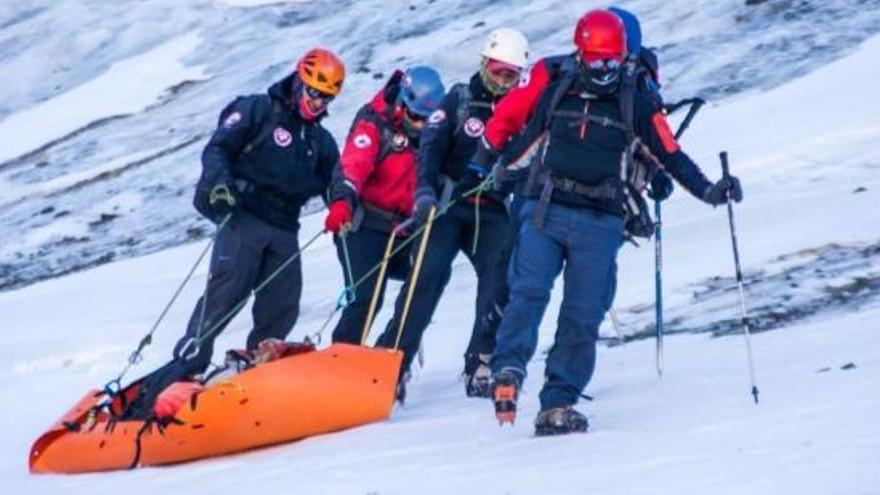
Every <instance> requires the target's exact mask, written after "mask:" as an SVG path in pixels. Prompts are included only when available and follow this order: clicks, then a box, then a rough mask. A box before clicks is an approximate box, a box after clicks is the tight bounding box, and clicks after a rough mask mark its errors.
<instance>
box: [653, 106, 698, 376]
mask: <svg viewBox="0 0 880 495" xmlns="http://www.w3.org/2000/svg"><path fill="white" fill-rule="evenodd" d="M705 104H706V100H704V99H702V98H691V99H689V100H683V101H681V102H679V103H678V104H676V105H673V106H672V107H670V109H669V110H668V113H672V112H674V111H675V110H678V109H679V108H681V107H682V106H685V105H690V108H689V109H688V113H687V115H685V117H684V120H682V121H681V125H679V126H678V130H676V131H675V139H676V140H679V139H681V136H682V135H683V134H684V131H686V130H687V128H688V126H690V125H691V121H693V120H694V117H696V115H697V112H699V111H700V108H702V107H703V105H705ZM660 203H661V202H660V201H654V216H655V217H656V220H655V222H654V311H655V322H654V327H655V332H656V335H657V339H656V340H657V350H656V365H657V376H659V377H662V376H663V331H664V325H663V215H662V208H661V206H660Z"/></svg>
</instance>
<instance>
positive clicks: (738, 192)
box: [703, 175, 743, 206]
mask: <svg viewBox="0 0 880 495" xmlns="http://www.w3.org/2000/svg"><path fill="white" fill-rule="evenodd" d="M728 195H729V196H730V199H732V200H734V201H736V202H737V203H739V202H740V201H742V199H743V190H742V186H741V185H740V183H739V179H737V178H736V177H734V176H732V175H729V176H727V177H722V178H721V179H719V180H718V182H716V183H714V184H712V185H711V186H709V187H708V188H706V192H705V193H703V201H705V202H706V203H709V204H710V205H712V206H718V205H723V204H725V203H727V198H728Z"/></svg>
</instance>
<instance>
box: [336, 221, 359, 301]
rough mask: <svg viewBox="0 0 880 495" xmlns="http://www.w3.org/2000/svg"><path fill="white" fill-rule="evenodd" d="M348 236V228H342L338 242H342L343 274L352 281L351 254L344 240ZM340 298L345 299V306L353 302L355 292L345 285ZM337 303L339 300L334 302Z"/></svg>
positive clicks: (355, 295)
mask: <svg viewBox="0 0 880 495" xmlns="http://www.w3.org/2000/svg"><path fill="white" fill-rule="evenodd" d="M347 237H348V229H344V230H342V231H341V232H340V234H339V242H340V243H341V244H342V257H343V259H344V260H345V275H346V277H347V280H348V281H349V282H352V281H353V279H354V277H353V276H352V272H351V256H350V255H349V254H348V241H347V240H346V239H347ZM339 297H340V299H342V298H344V299H345V306H348V305H349V304H351V303H353V302H354V300H355V299H356V298H357V294H355V292H354V290H353V289H351V288H349V287H346V288H345V289H343V291H342V294H341V295H340V296H339ZM336 304H337V305H339V304H340V303H339V301H337V302H336Z"/></svg>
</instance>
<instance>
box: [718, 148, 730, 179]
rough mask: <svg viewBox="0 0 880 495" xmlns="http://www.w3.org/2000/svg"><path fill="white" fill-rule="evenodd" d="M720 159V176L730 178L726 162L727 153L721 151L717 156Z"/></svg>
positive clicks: (728, 165) (728, 166)
mask: <svg viewBox="0 0 880 495" xmlns="http://www.w3.org/2000/svg"><path fill="white" fill-rule="evenodd" d="M718 156H719V157H720V158H721V174H722V176H724V177H730V164H729V163H728V162H727V152H726V151H722V152H721V153H720V154H719V155H718Z"/></svg>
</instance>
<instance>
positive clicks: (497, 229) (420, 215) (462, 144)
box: [377, 28, 528, 397]
mask: <svg viewBox="0 0 880 495" xmlns="http://www.w3.org/2000/svg"><path fill="white" fill-rule="evenodd" d="M481 56H482V61H481V65H480V70H479V71H478V72H477V73H475V74H474V75H473V76H472V77H471V78H470V81H469V82H467V83H459V84H456V85H454V86H453V87H452V88H451V89H450V91H449V92H448V93H447V94H446V96H445V97H444V99H443V103H442V104H441V107H440V109H438V110H437V111H436V112H434V113H433V114H432V115H431V117H429V118H428V123H427V125H426V126H425V128H424V130H423V131H422V134H421V147H420V148H419V155H418V168H417V177H418V187H417V189H416V193H415V206H414V213H413V215H414V217H415V218H416V219H417V220H418V221H420V222H424V221H425V220H426V218H427V215H428V212H429V210H430V209H431V207H435V206H441V205H443V204H446V203H448V202H450V201H451V202H453V203H452V205H451V206H450V208H449V209H448V211H446V213H445V214H443V215H442V216H439V217H437V218H436V220H435V221H434V223H433V226H432V230H431V235H430V238H429V239H428V244H427V248H426V252H425V257H424V261H423V264H422V269H421V274H420V276H419V279H418V284H417V285H416V289H415V291H414V293H413V299H412V303H411V309H410V312H409V315H408V316H407V320H406V322H405V323H406V324H405V326H404V327H403V331H402V333H401V337H400V346H401V349H403V351H404V354H405V357H404V361H403V368H402V373H401V376H405V374H406V372H407V371H408V369H409V366H410V364H411V363H412V360H413V357H414V355H415V353H416V352H417V351H418V348H419V343H420V341H421V338H422V334H423V333H424V331H425V329H426V327H427V326H428V324H429V323H430V321H431V317H432V315H433V313H434V309H435V308H436V305H437V303H438V300H439V298H440V295H441V294H442V291H443V288H444V286H445V285H446V283H447V282H448V280H449V275H450V272H451V269H452V262H453V260H454V259H455V257H456V256H457V255H458V253H459V252H462V253H464V254H465V256H467V258H468V260H469V261H470V262H471V265H473V267H474V269H475V270H476V273H477V279H478V282H477V298H476V305H475V312H476V314H475V318H474V320H475V321H474V325H473V331H472V334H471V340H470V344H469V345H468V348H467V351H466V352H465V369H464V374H465V377H466V392H467V395H468V396H483V397H488V393H489V378H490V372H489V367H488V364H489V354H491V352H492V349H493V347H494V345H495V339H494V335H493V334H492V333H490V332H482V331H481V330H482V329H483V328H484V326H483V325H481V324H480V321H481V320H482V316H483V314H484V313H486V312H487V311H488V309H489V308H488V306H489V305H491V303H492V294H493V285H494V283H495V279H496V278H498V275H497V273H496V271H497V269H498V267H499V265H498V263H497V262H496V257H497V254H498V250H499V248H500V245H501V244H502V243H503V241H504V238H505V237H506V232H507V224H508V218H507V212H506V207H505V202H504V201H505V196H504V195H503V194H500V193H497V192H494V191H487V192H484V193H480V194H471V195H467V196H465V194H466V193H467V192H468V191H472V190H474V189H475V188H477V187H478V186H479V185H480V183H481V182H482V181H483V179H484V178H485V176H484V174H483V171H481V170H471V169H469V168H468V163H469V161H470V158H471V156H473V154H474V152H475V151H476V149H477V142H478V140H479V139H480V138H481V137H482V134H483V130H484V129H485V123H486V122H487V121H488V120H489V118H490V117H491V116H492V112H493V110H494V107H495V103H496V102H497V101H498V100H500V99H501V97H502V96H504V95H505V94H506V93H507V92H508V91H509V90H510V89H511V88H512V87H514V86H515V85H516V84H517V82H518V81H519V77H520V72H521V71H522V70H523V68H524V67H525V66H526V62H527V57H528V41H527V40H526V37H525V36H524V35H523V34H522V33H520V32H519V31H516V30H514V29H508V28H500V29H496V30H495V31H493V32H492V33H490V34H489V37H488V39H487V40H486V42H485V45H484V47H483V50H482V52H481ZM408 283H409V281H407V284H408ZM408 289H409V287H408V286H405V287H404V289H403V290H402V291H401V297H404V295H405V294H406V293H407V290H408ZM396 307H397V308H398V309H400V308H402V307H403V305H402V304H398V305H397V306H396ZM399 326H400V314H398V313H396V314H395V316H394V318H392V320H391V322H390V323H389V325H388V327H387V328H386V330H385V332H384V333H383V334H382V335H381V336H380V337H379V340H378V342H377V343H378V345H381V346H386V347H393V346H394V343H395V340H396V338H397V334H398V331H399Z"/></svg>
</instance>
